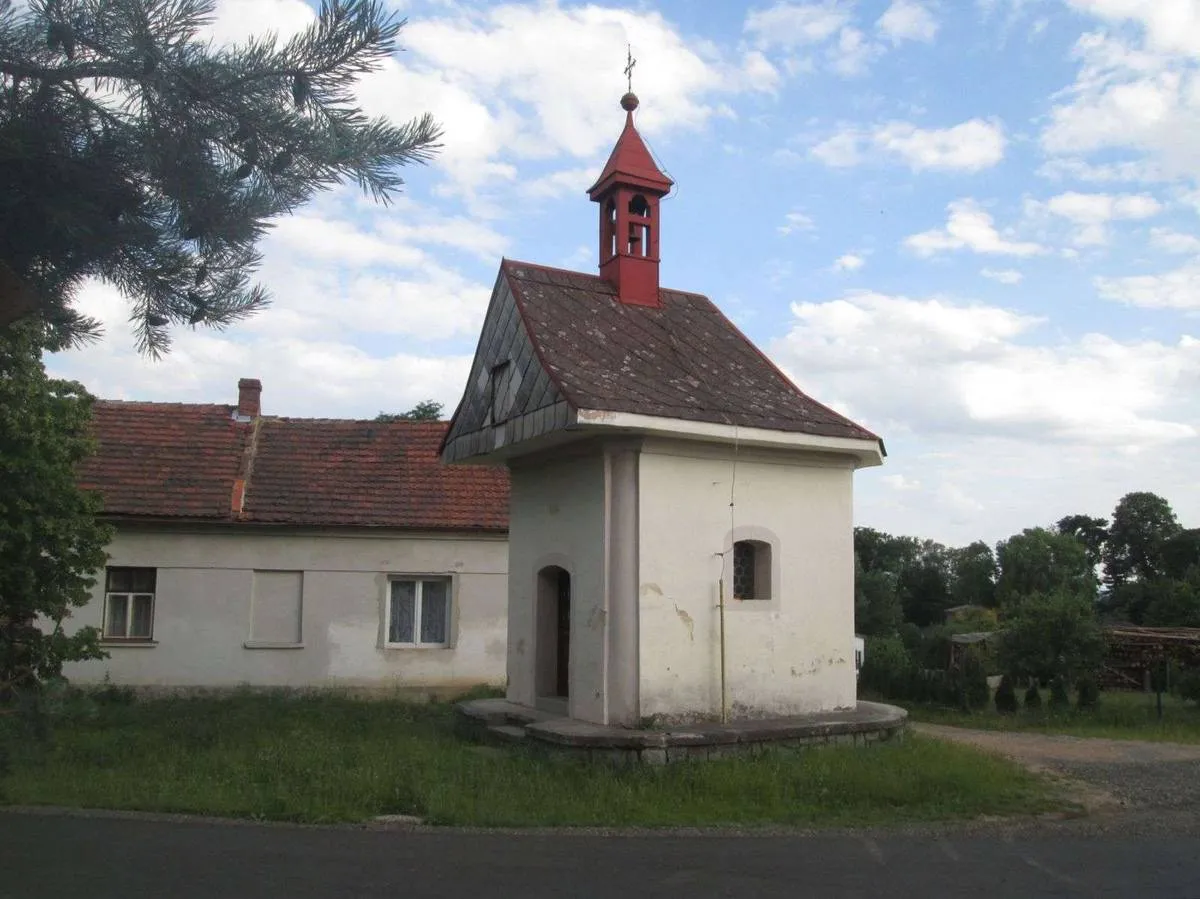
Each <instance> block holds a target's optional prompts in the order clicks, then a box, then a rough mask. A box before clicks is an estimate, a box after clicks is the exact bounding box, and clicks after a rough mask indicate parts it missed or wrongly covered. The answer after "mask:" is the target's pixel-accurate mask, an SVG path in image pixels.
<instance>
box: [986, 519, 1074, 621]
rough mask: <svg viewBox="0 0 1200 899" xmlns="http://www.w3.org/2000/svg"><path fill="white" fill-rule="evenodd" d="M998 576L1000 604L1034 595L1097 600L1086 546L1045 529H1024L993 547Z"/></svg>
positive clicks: (997, 592)
mask: <svg viewBox="0 0 1200 899" xmlns="http://www.w3.org/2000/svg"><path fill="white" fill-rule="evenodd" d="M996 558H997V562H998V563H999V566H1000V576H999V578H998V579H997V581H996V598H997V600H998V601H999V602H1000V603H1001V604H1002V605H1009V604H1013V603H1019V602H1021V601H1023V600H1024V598H1025V597H1028V596H1033V595H1036V594H1043V595H1050V594H1069V595H1072V596H1079V597H1082V598H1084V599H1086V600H1087V601H1088V602H1094V601H1095V598H1096V587H1097V584H1096V575H1095V573H1094V572H1093V570H1092V566H1091V564H1090V562H1089V560H1088V551H1087V547H1086V546H1084V545H1083V543H1082V542H1080V541H1079V540H1076V539H1075V538H1074V537H1072V536H1068V535H1066V534H1059V533H1056V532H1054V531H1049V530H1046V529H1045V528H1026V529H1025V530H1024V531H1022V532H1021V533H1019V534H1014V535H1013V536H1011V537H1009V538H1008V539H1007V540H1001V541H1000V542H999V543H998V544H997V546H996Z"/></svg>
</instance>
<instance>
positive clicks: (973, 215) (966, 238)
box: [904, 198, 1046, 256]
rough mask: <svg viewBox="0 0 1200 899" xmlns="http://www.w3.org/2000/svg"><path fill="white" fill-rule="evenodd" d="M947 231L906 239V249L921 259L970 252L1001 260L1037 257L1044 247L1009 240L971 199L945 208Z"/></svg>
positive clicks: (926, 233) (939, 229)
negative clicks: (921, 257)
mask: <svg viewBox="0 0 1200 899" xmlns="http://www.w3.org/2000/svg"><path fill="white" fill-rule="evenodd" d="M946 211H947V214H948V218H947V221H946V227H945V228H936V229H934V230H932V231H924V232H922V233H920V234H913V235H912V236H910V237H907V238H905V240H904V245H905V246H907V247H908V248H909V249H911V250H913V251H914V252H916V253H917V254H918V255H921V256H932V255H934V254H935V253H939V252H942V251H945V250H971V251H973V252H975V253H986V254H992V255H999V256H1035V255H1038V254H1040V253H1044V252H1046V249H1045V247H1042V246H1041V245H1039V244H1036V243H1032V242H1029V241H1019V240H1010V239H1008V238H1007V237H1006V236H1004V235H1002V234H1001V233H1000V232H999V231H997V230H996V226H995V225H994V224H993V221H992V217H991V215H989V214H988V213H987V212H985V211H984V210H983V208H982V207H980V205H979V204H978V203H977V202H976V201H975V200H972V199H969V198H968V199H963V200H955V201H954V202H952V203H950V204H949V205H948V206H947V207H946Z"/></svg>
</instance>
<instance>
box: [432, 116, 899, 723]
mask: <svg viewBox="0 0 1200 899" xmlns="http://www.w3.org/2000/svg"><path fill="white" fill-rule="evenodd" d="M621 107H622V109H623V110H624V111H625V124H624V128H623V130H622V131H621V134H620V136H619V137H618V139H617V142H616V145H615V146H614V148H613V151H612V154H611V155H610V156H609V159H608V162H607V164H606V165H605V166H604V169H603V171H602V172H601V173H600V176H599V178H597V180H596V182H595V184H593V185H592V187H591V188H590V189H589V190H588V196H589V197H590V199H591V200H592V201H593V202H595V203H596V204H597V207H598V211H599V223H598V236H599V243H598V248H597V249H598V259H597V262H598V272H596V273H584V272H575V271H566V270H562V269H557V268H550V267H547V266H544V265H537V264H534V263H529V262H518V261H515V260H510V259H505V260H503V261H502V262H501V263H500V270H499V272H498V273H497V276H496V282H495V287H494V288H493V291H492V296H491V301H490V305H489V307H488V311H487V314H486V318H485V321H484V324H483V328H482V333H481V334H480V337H479V343H478V347H477V349H476V352H475V357H474V360H473V362H472V365H471V370H470V374H469V377H468V382H467V385H466V389H465V391H464V393H463V396H462V399H461V401H460V402H459V405H458V408H457V410H456V411H455V413H454V416H453V419H452V421H451V424H450V427H449V429H448V430H447V432H446V436H445V438H444V440H443V443H442V447H441V454H442V459H443V460H444V461H445V462H447V463H457V464H485V465H503V466H506V467H507V468H508V470H509V474H510V480H511V494H510V506H509V516H510V517H509V521H510V524H509V563H508V635H507V640H508V653H507V684H508V685H507V699H508V700H509V701H510V702H512V703H517V704H520V705H523V706H528V707H530V708H533V709H538V710H542V711H544V712H550V713H555V714H558V715H561V716H563V717H569V718H575V719H579V720H580V721H586V722H592V723H595V724H602V725H618V726H625V727H636V726H638V725H639V724H640V723H641V722H643V721H645V720H646V719H647V718H658V719H660V720H667V721H675V720H697V719H701V720H702V719H708V718H715V717H718V716H720V717H721V718H722V719H727V718H736V717H766V716H787V715H799V714H805V713H811V712H821V711H832V710H839V709H850V708H853V707H854V706H855V702H856V687H855V664H854V541H853V514H852V508H853V477H854V472H855V471H856V470H857V469H859V468H862V467H866V466H875V465H880V464H882V463H883V458H884V447H883V443H882V441H881V440H880V438H879V437H877V436H876V435H875V434H873V433H871V432H870V431H869V430H867V429H866V428H863V427H861V426H860V425H858V424H856V423H854V422H853V421H850V420H849V419H847V418H846V417H844V416H842V415H840V414H838V413H837V412H835V411H833V410H832V409H830V408H828V407H827V406H824V405H822V404H821V403H819V402H817V401H816V400H815V399H813V398H812V397H810V396H808V395H807V394H805V393H804V392H802V391H801V390H800V389H799V388H798V387H797V386H796V385H795V384H794V383H792V381H791V380H790V379H789V378H788V377H787V376H786V375H784V374H783V372H781V371H780V370H779V368H777V367H776V366H775V365H774V364H773V363H772V362H771V360H770V359H769V358H768V357H767V356H766V355H765V354H764V353H763V352H762V351H761V350H759V349H758V348H757V347H756V346H755V345H754V344H753V343H752V342H751V341H750V340H749V339H747V338H746V336H745V335H743V334H742V333H741V331H739V329H738V328H737V327H736V326H735V325H734V324H733V323H732V322H731V321H730V320H729V319H728V318H726V317H725V315H724V314H722V312H721V311H720V309H718V308H717V306H716V305H715V304H714V303H713V302H712V301H711V300H709V299H708V298H707V297H705V296H701V295H699V294H696V293H689V292H684V291H678V290H671V289H669V288H666V287H663V286H662V285H661V284H660V283H659V264H660V258H661V256H660V253H661V251H662V248H663V246H664V242H663V238H664V232H663V228H664V225H665V223H664V221H663V217H662V200H663V198H664V197H666V196H667V195H668V194H669V192H670V190H671V188H672V181H671V179H670V178H668V177H667V176H666V175H665V174H664V173H663V171H662V170H661V168H660V167H659V165H658V164H657V163H656V162H655V160H654V157H653V156H652V155H651V153H650V151H649V150H648V149H647V146H646V144H645V142H644V141H643V139H642V137H641V136H640V135H639V133H638V130H637V127H636V125H635V122H634V112H635V110H636V109H637V107H638V98H637V97H636V96H635V95H634V94H633V93H632V92H630V93H627V94H626V95H625V96H624V97H622V98H621ZM731 262H732V260H731Z"/></svg>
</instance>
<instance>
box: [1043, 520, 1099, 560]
mask: <svg viewBox="0 0 1200 899" xmlns="http://www.w3.org/2000/svg"><path fill="white" fill-rule="evenodd" d="M1054 527H1055V530H1057V531H1058V533H1060V534H1066V535H1068V536H1070V537H1074V538H1075V539H1076V540H1078V541H1079V542H1080V543H1082V544H1083V545H1084V546H1085V547H1087V554H1088V561H1089V562H1090V563H1091V565H1092V567H1093V568H1095V567H1096V566H1097V565H1099V564H1100V561H1101V559H1103V557H1104V541H1106V540H1107V539H1108V519H1106V518H1094V517H1092V516H1091V515H1066V516H1064V517H1062V518H1060V519H1059V520H1058V524H1056V525H1055V526H1054Z"/></svg>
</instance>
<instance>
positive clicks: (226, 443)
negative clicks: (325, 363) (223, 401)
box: [79, 400, 250, 519]
mask: <svg viewBox="0 0 1200 899" xmlns="http://www.w3.org/2000/svg"><path fill="white" fill-rule="evenodd" d="M232 413H233V407H232V406H215V405H191V404H185V403H124V402H114V401H109V400H99V401H97V402H96V404H95V406H94V407H93V409H92V432H93V433H94V434H95V436H96V440H97V441H98V442H99V449H98V450H97V452H96V455H94V456H92V457H91V458H90V459H88V460H87V461H86V462H84V463H83V466H82V467H81V469H80V472H79V479H80V482H81V483H82V485H83V486H85V487H90V488H95V489H98V490H99V491H100V493H101V495H102V496H103V497H104V510H105V513H106V514H109V515H120V516H127V515H136V516H148V517H153V518H198V519H222V518H229V514H230V512H229V510H230V494H231V492H232V490H233V482H234V480H235V479H236V478H237V477H238V472H239V471H240V469H241V466H242V454H243V452H244V450H245V447H246V439H247V437H248V436H249V434H250V426H249V425H248V424H245V423H239V422H236V421H234V420H233V414H232Z"/></svg>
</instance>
